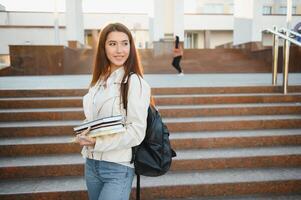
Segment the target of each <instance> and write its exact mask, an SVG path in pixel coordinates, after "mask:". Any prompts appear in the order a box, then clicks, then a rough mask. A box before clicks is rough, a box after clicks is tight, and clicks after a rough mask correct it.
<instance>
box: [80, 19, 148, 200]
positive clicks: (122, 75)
mask: <svg viewBox="0 0 301 200" xmlns="http://www.w3.org/2000/svg"><path fill="white" fill-rule="evenodd" d="M129 74H132V75H130V76H129ZM142 76H143V74H142V67H141V64H140V61H139V58H138V55H137V52H136V48H135V45H134V41H133V37H132V35H131V33H130V31H129V30H128V28H127V27H125V26H124V25H122V24H120V23H114V24H109V25H107V26H106V27H104V28H103V30H102V31H101V33H100V36H99V43H98V48H97V53H96V59H95V65H94V71H93V77H92V81H91V85H90V89H89V92H88V94H86V95H85V96H84V98H83V108H84V113H85V116H86V120H87V121H90V120H94V119H97V118H103V117H109V116H115V115H120V114H121V115H124V116H125V117H126V130H125V131H124V132H122V133H117V134H112V135H106V136H100V137H96V138H89V137H88V136H86V134H87V133H88V132H89V130H87V131H85V132H83V133H81V134H79V135H77V142H78V143H79V144H80V145H82V146H83V150H82V155H83V156H84V157H85V158H86V163H85V179H86V184H87V188H88V195H89V199H90V200H108V199H109V200H128V199H129V195H130V192H131V186H132V181H133V177H134V166H133V164H131V163H130V161H131V158H132V147H133V146H136V145H139V144H140V143H141V142H142V140H143V139H144V137H145V131H146V125H147V122H146V118H147V110H148V107H149V104H150V87H149V85H148V84H147V83H146V82H145V80H144V79H143V78H142ZM128 78H129V84H125V83H126V82H127V81H128V80H127V79H128ZM124 102H127V111H126V110H125V109H124V106H123V103H124Z"/></svg>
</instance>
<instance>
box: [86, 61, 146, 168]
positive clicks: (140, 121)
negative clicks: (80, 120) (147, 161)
mask: <svg viewBox="0 0 301 200" xmlns="http://www.w3.org/2000/svg"><path fill="white" fill-rule="evenodd" d="M123 75H124V68H123V67H121V68H119V69H117V70H115V71H114V72H113V73H112V74H111V75H110V77H109V78H108V80H107V82H106V86H105V83H104V82H98V83H97V84H96V85H95V86H93V87H91V88H90V89H89V92H88V93H87V94H86V95H85V96H84V97H83V107H84V113H85V116H86V120H88V121H90V120H94V119H97V118H102V117H109V116H113V115H120V114H121V115H124V116H126V124H127V125H126V131H125V132H123V133H118V134H112V135H106V136H100V137H97V138H96V144H95V146H94V148H92V147H84V148H83V150H82V155H83V156H84V157H88V158H90V159H95V160H104V161H109V162H115V163H120V164H124V165H127V166H131V167H133V165H131V164H130V160H131V158H132V149H131V148H132V147H133V146H136V145H138V144H140V143H141V142H142V140H143V139H144V137H145V131H146V125H147V122H146V119H147V110H148V107H149V103H150V87H149V85H148V84H147V83H146V82H145V81H144V80H143V79H142V78H141V77H139V76H138V75H136V74H133V75H131V76H130V82H129V90H128V105H127V115H126V112H125V109H124V108H123V103H122V100H121V97H120V86H121V82H122V78H123Z"/></svg>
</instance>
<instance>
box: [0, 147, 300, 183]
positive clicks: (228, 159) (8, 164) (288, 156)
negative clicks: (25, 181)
mask: <svg viewBox="0 0 301 200" xmlns="http://www.w3.org/2000/svg"><path fill="white" fill-rule="evenodd" d="M83 163H84V159H83V158H82V157H81V155H80V154H79V153H77V154H63V155H59V154H58V155H43V156H19V157H0V178H1V179H9V178H10V179H11V178H35V177H45V176H46V177H52V176H82V175H83V170H84V167H83ZM259 167H264V168H265V167H301V147H300V146H283V147H261V148H232V149H229V148H227V149H190V150H177V157H176V158H174V159H173V163H172V166H171V171H187V170H212V169H230V168H259Z"/></svg>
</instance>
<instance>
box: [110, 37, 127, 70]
mask: <svg viewBox="0 0 301 200" xmlns="http://www.w3.org/2000/svg"><path fill="white" fill-rule="evenodd" d="M105 50H106V55H107V58H108V59H109V61H110V67H111V71H114V70H116V69H117V68H119V67H121V66H123V65H124V63H125V62H126V60H127V59H128V57H129V54H130V41H129V37H128V36H127V34H125V33H123V32H118V31H113V32H111V33H109V34H108V36H107V39H106V42H105Z"/></svg>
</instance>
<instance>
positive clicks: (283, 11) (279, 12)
mask: <svg viewBox="0 0 301 200" xmlns="http://www.w3.org/2000/svg"><path fill="white" fill-rule="evenodd" d="M278 14H281V15H286V6H280V7H279V11H278Z"/></svg>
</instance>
